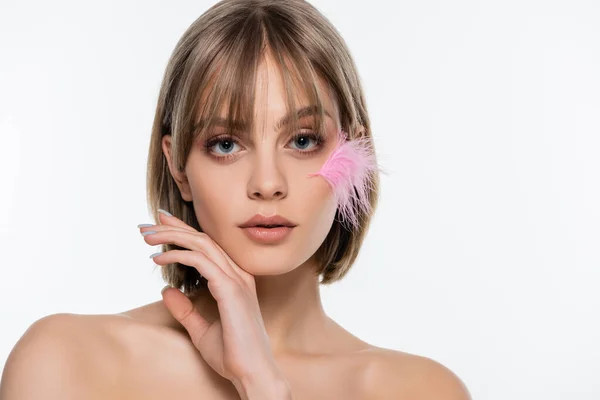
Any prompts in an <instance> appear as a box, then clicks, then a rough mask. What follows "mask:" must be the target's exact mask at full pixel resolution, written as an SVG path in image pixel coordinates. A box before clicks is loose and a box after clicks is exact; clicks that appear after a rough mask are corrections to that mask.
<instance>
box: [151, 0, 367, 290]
mask: <svg viewBox="0 0 600 400" xmlns="http://www.w3.org/2000/svg"><path fill="white" fill-rule="evenodd" d="M266 52H271V54H273V55H274V57H276V61H277V62H278V63H279V65H280V67H279V68H280V72H281V74H282V77H283V81H284V84H285V87H286V95H287V97H286V98H287V111H288V112H289V111H290V110H295V102H294V92H295V90H296V88H297V87H300V88H301V90H304V93H306V97H307V99H309V100H310V103H309V104H313V105H316V106H317V108H316V110H317V114H316V115H315V121H316V122H315V125H316V129H318V130H319V132H321V133H322V132H323V130H324V124H323V120H324V110H323V106H322V103H321V97H320V93H319V88H318V83H317V82H318V81H319V80H320V81H321V82H324V83H326V84H327V87H328V88H329V89H330V93H331V95H332V100H333V101H335V102H336V103H337V105H338V109H339V117H340V123H341V129H342V130H343V131H344V132H347V133H348V137H349V140H352V139H355V138H357V137H367V138H369V142H370V143H371V145H373V143H372V136H371V132H370V123H369V116H368V113H367V107H366V103H365V98H364V94H363V90H362V86H361V82H360V79H359V76H358V73H357V70H356V66H355V64H354V60H353V59H352V57H351V55H350V53H349V51H348V48H347V46H346V44H345V42H344V40H343V39H342V37H341V36H340V34H339V33H338V32H337V30H336V29H335V28H334V27H333V25H332V24H331V23H330V22H329V21H328V20H327V19H326V18H325V17H324V16H323V15H322V14H321V13H320V12H319V11H318V10H317V9H316V8H315V7H314V6H312V5H310V4H309V3H307V2H305V1H303V0H223V1H221V2H219V3H217V4H215V5H214V6H212V7H211V8H210V9H208V10H207V11H206V12H205V13H204V14H202V15H201V16H200V17H199V18H198V19H197V20H196V21H194V22H193V23H192V24H191V25H190V27H189V28H188V29H187V30H186V31H185V33H184V34H183V36H182V37H181V39H180V40H179V42H178V43H177V45H176V47H175V49H174V51H173V53H172V55H171V57H170V59H169V62H168V65H167V67H166V71H165V75H164V77H163V81H162V85H161V88H160V93H159V98H158V104H157V107H156V114H155V117H154V122H153V126H152V137H151V140H150V148H149V154H148V165H147V200H148V206H149V210H150V212H151V215H152V216H153V217H154V218H155V220H156V221H158V220H159V219H158V208H162V209H165V210H167V211H169V212H170V213H171V214H173V215H174V216H175V217H177V218H179V219H181V220H182V221H184V222H185V223H186V224H188V225H190V226H192V227H194V228H195V229H197V230H198V231H200V232H202V228H201V227H200V226H199V223H198V219H197V218H196V215H195V212H194V208H193V203H192V202H187V201H185V200H183V199H182V197H181V194H180V192H179V189H178V187H177V185H176V183H175V180H174V179H173V177H172V176H171V173H170V171H169V168H168V164H167V160H166V158H165V155H164V154H163V150H162V146H161V141H162V138H163V136H164V135H171V140H172V150H171V152H172V158H173V164H174V166H176V168H177V169H178V170H180V171H183V170H184V168H185V164H186V160H187V158H188V155H189V152H190V148H191V146H192V144H193V143H194V142H195V141H196V140H201V139H202V138H204V137H206V135H207V134H208V133H210V129H211V122H210V121H212V120H213V116H215V113H216V112H217V111H218V110H220V109H221V107H222V105H223V102H224V101H226V100H228V101H229V103H228V107H229V108H228V110H229V112H227V114H226V115H227V124H228V125H227V126H228V131H230V130H231V131H233V130H235V129H236V128H237V129H239V121H242V123H243V126H244V127H249V129H250V132H252V131H253V130H252V127H253V126H254V125H253V124H254V121H253V119H254V118H253V107H254V90H255V82H256V70H257V67H258V65H259V63H260V61H261V59H262V57H264V56H265V54H266ZM292 115H294V117H293V119H292V121H291V123H290V125H289V126H290V128H289V129H292V130H294V131H295V130H296V129H297V127H298V125H297V123H298V122H297V120H298V118H295V114H292ZM198 121H208V122H202V123H200V122H198ZM234 121H237V122H238V124H236V125H234ZM244 129H246V128H244ZM373 149H374V147H373ZM378 192H379V174H378V172H377V173H374V174H373V176H372V181H371V185H370V190H369V191H368V192H367V193H368V197H369V199H368V203H369V204H370V205H371V212H370V213H368V214H366V213H364V212H362V213H358V220H359V225H358V227H356V228H354V229H352V230H349V229H347V228H345V226H344V225H343V224H342V223H341V222H340V220H339V215H338V214H339V210H338V212H336V218H335V220H334V222H333V224H332V227H331V230H330V231H329V233H328V235H327V237H326V238H325V240H324V241H323V243H322V244H321V246H320V247H319V249H318V250H317V251H316V252H315V254H314V255H313V257H312V258H313V259H314V260H315V261H316V263H317V265H318V268H317V270H316V271H315V272H316V274H317V275H318V276H320V278H321V280H320V283H321V284H329V283H332V282H335V281H337V280H339V279H341V278H342V277H343V276H344V275H345V274H346V273H347V272H348V271H349V269H350V267H351V266H352V264H353V263H354V261H355V260H356V258H357V256H358V253H359V250H360V247H361V244H362V242H363V240H364V237H365V235H366V232H367V230H368V227H369V223H370V221H371V216H372V214H373V212H374V211H375V208H376V204H377V200H378ZM173 249H182V248H181V247H179V246H177V245H174V244H163V245H162V251H169V250H173ZM161 270H162V276H163V279H164V280H165V282H167V283H168V284H169V285H170V286H172V287H176V288H179V289H180V290H182V291H183V293H184V294H186V295H187V296H188V297H195V295H196V294H199V293H201V292H202V291H203V290H206V288H207V281H206V279H205V278H203V277H202V276H201V275H200V274H199V273H198V271H197V270H195V269H194V268H190V267H188V266H185V265H182V264H180V263H172V264H168V265H165V266H164V267H163V268H162V269H161Z"/></svg>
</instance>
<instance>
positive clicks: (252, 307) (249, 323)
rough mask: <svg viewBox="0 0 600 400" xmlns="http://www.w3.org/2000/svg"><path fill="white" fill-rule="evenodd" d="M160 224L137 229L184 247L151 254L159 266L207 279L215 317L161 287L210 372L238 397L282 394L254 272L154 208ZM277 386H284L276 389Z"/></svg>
mask: <svg viewBox="0 0 600 400" xmlns="http://www.w3.org/2000/svg"><path fill="white" fill-rule="evenodd" d="M159 219H160V225H151V226H148V225H145V226H143V227H141V228H140V233H145V232H150V231H154V232H156V233H151V234H146V235H145V236H144V240H145V241H146V243H148V244H149V245H152V246H155V245H159V244H166V243H173V244H176V245H178V246H181V247H184V248H186V249H189V250H170V251H167V252H164V253H161V254H159V255H157V256H155V257H154V258H153V260H154V262H155V263H156V264H159V265H163V264H168V263H175V262H179V263H181V264H184V265H188V266H190V267H193V268H196V269H197V270H198V272H199V273H200V274H201V275H202V276H203V277H205V278H206V279H207V280H208V289H209V290H210V292H211V294H212V296H213V297H214V299H215V300H216V301H217V304H218V309H219V316H220V318H219V319H217V320H216V321H214V322H212V323H209V322H208V321H207V320H206V319H205V318H203V317H202V316H201V315H200V314H199V313H198V311H196V309H195V308H194V306H193V304H192V302H191V301H190V299H189V298H188V297H187V296H186V295H184V294H183V293H181V292H180V291H179V289H177V288H167V289H166V290H164V291H163V293H162V297H163V302H164V304H165V306H166V307H167V309H168V310H169V311H170V312H171V314H172V315H173V317H174V318H175V319H177V321H179V322H180V323H181V324H182V325H183V326H184V327H185V329H186V330H187V331H188V333H189V334H190V337H191V340H192V343H193V344H194V346H195V347H196V348H197V349H198V350H199V351H200V354H201V355H202V357H203V358H204V360H205V361H206V362H207V364H208V365H210V366H211V367H212V368H213V369H214V370H215V371H217V372H218V373H219V374H220V375H221V376H223V377H225V378H227V379H229V380H230V381H232V383H233V384H234V386H235V387H236V389H238V391H239V392H240V395H242V398H248V396H251V393H256V395H257V396H258V397H260V398H267V397H265V396H270V395H271V393H274V392H269V393H266V392H265V391H277V392H276V393H277V394H273V396H276V397H272V398H278V399H281V398H286V397H285V396H284V397H282V394H280V393H284V392H286V390H287V392H288V393H289V389H288V388H287V383H286V382H285V379H284V377H283V374H282V373H281V371H280V370H279V368H278V367H277V365H276V363H275V359H274V357H273V353H272V351H271V346H270V342H269V337H268V335H267V332H266V330H265V326H264V322H263V319H262V315H261V312H260V307H259V304H258V299H257V296H256V285H255V281H254V276H253V275H251V274H249V273H247V272H246V271H244V270H242V269H241V268H240V267H238V266H237V265H236V264H235V263H234V262H233V261H232V260H231V258H229V256H228V255H227V254H226V253H225V251H224V250H223V249H222V248H221V247H220V246H219V245H218V244H217V243H215V242H214V241H213V240H212V239H211V238H210V237H208V235H206V234H205V233H203V232H198V231H197V230H195V229H194V228H192V227H191V226H189V225H187V224H186V223H184V222H183V221H181V220H180V219H178V218H176V217H174V216H168V215H165V214H163V213H159ZM281 388H283V389H284V390H280V389H281Z"/></svg>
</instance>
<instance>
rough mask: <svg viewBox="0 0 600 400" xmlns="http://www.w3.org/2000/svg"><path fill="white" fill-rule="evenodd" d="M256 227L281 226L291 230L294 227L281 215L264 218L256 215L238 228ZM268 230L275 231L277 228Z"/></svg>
mask: <svg viewBox="0 0 600 400" xmlns="http://www.w3.org/2000/svg"><path fill="white" fill-rule="evenodd" d="M257 225H283V226H285V227H290V228H293V227H294V226H296V224H294V223H293V222H290V221H288V220H287V219H285V218H284V217H282V216H281V215H271V216H270V217H265V216H264V215H261V214H256V215H254V216H253V217H252V218H250V219H249V220H248V221H246V222H244V223H243V224H242V225H240V228H251V227H256V226H257ZM269 229H277V228H269Z"/></svg>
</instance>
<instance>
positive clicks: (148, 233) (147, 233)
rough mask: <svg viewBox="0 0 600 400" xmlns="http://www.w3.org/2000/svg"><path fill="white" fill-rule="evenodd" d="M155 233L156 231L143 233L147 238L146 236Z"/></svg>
mask: <svg viewBox="0 0 600 400" xmlns="http://www.w3.org/2000/svg"><path fill="white" fill-rule="evenodd" d="M153 233H156V231H148V232H144V233H142V236H146V235H151V234H153Z"/></svg>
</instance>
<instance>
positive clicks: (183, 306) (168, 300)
mask: <svg viewBox="0 0 600 400" xmlns="http://www.w3.org/2000/svg"><path fill="white" fill-rule="evenodd" d="M161 293H162V297H163V303H165V306H166V307H167V309H168V310H169V312H170V313H171V314H172V315H173V317H174V318H175V319H176V320H177V321H179V323H181V325H183V327H184V328H185V329H186V330H187V331H188V333H189V335H190V337H191V338H192V342H193V343H194V345H195V346H196V347H198V343H199V342H200V339H201V338H202V336H204V334H205V333H206V331H207V330H208V328H209V327H210V323H209V322H208V321H206V319H204V317H202V316H201V315H200V313H199V312H198V311H197V310H196V309H195V308H194V305H193V304H192V301H191V300H190V299H189V298H188V297H187V296H186V295H185V294H183V293H181V291H179V289H177V288H174V287H170V286H167V287H165V288H164V289H163V290H162V292H161Z"/></svg>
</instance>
